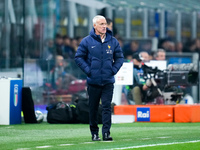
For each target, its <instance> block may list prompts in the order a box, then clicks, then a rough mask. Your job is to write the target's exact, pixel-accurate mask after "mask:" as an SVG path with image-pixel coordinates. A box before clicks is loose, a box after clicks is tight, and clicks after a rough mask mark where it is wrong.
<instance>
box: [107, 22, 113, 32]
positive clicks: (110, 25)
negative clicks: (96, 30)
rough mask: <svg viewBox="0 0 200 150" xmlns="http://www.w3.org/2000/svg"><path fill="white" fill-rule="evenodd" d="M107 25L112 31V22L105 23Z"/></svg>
mask: <svg viewBox="0 0 200 150" xmlns="http://www.w3.org/2000/svg"><path fill="white" fill-rule="evenodd" d="M107 27H108V28H109V29H110V30H111V31H112V29H113V23H112V22H111V23H110V24H108V25H107Z"/></svg>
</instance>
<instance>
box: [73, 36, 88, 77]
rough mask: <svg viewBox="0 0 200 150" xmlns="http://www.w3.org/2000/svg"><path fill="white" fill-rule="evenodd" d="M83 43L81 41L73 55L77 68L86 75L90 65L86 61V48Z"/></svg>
mask: <svg viewBox="0 0 200 150" xmlns="http://www.w3.org/2000/svg"><path fill="white" fill-rule="evenodd" d="M84 44H85V41H83V40H82V41H81V43H80V45H79V47H78V49H77V52H76V54H75V62H76V64H77V66H78V67H79V68H80V69H81V70H82V71H83V72H84V73H85V74H87V75H89V74H90V65H89V63H88V61H87V59H88V49H87V47H86V46H85V45H84Z"/></svg>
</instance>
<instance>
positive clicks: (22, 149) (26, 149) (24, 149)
mask: <svg viewBox="0 0 200 150" xmlns="http://www.w3.org/2000/svg"><path fill="white" fill-rule="evenodd" d="M28 149H30V148H18V149H16V150H28Z"/></svg>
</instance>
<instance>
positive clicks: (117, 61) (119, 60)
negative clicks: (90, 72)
mask: <svg viewBox="0 0 200 150" xmlns="http://www.w3.org/2000/svg"><path fill="white" fill-rule="evenodd" d="M113 59H114V62H113V66H112V70H113V73H114V75H115V74H116V73H117V72H118V71H119V69H120V68H121V66H122V64H123V62H124V55H123V52H122V49H121V47H120V45H119V42H118V41H117V40H116V47H115V50H114V54H113Z"/></svg>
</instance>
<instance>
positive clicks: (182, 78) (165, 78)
mask: <svg viewBox="0 0 200 150" xmlns="http://www.w3.org/2000/svg"><path fill="white" fill-rule="evenodd" d="M142 69H143V72H144V73H143V77H144V79H145V80H147V79H150V80H151V82H152V86H151V87H150V88H149V89H148V91H147V96H146V101H153V100H154V99H155V98H156V97H159V96H162V97H163V98H164V100H165V101H167V100H170V101H174V102H176V103H178V102H180V100H181V99H182V96H183V92H182V90H180V88H178V86H192V85H197V84H198V71H197V67H196V65H194V64H179V65H177V64H175V65H169V66H168V69H166V70H163V71H162V70H159V69H158V68H157V67H155V68H152V67H149V66H147V65H145V64H144V65H143V66H142Z"/></svg>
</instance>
